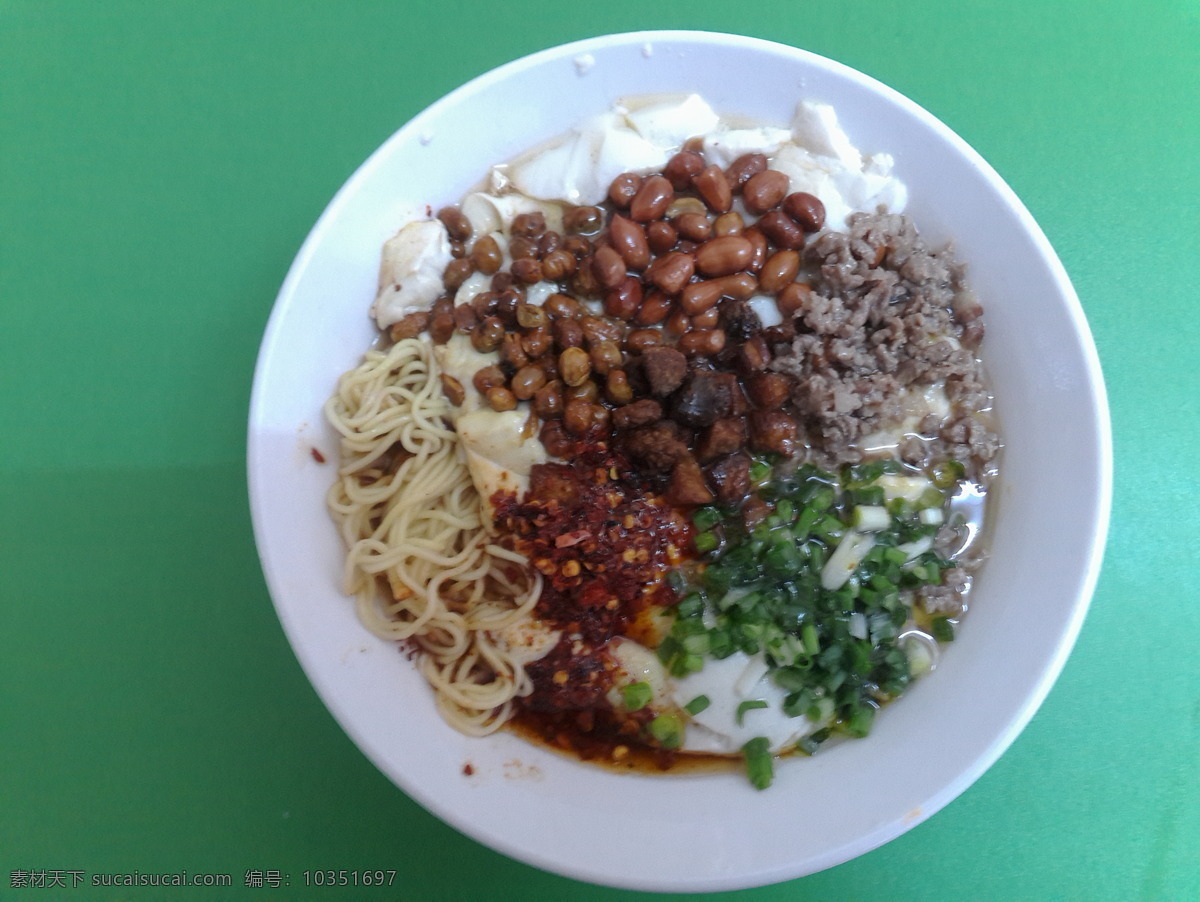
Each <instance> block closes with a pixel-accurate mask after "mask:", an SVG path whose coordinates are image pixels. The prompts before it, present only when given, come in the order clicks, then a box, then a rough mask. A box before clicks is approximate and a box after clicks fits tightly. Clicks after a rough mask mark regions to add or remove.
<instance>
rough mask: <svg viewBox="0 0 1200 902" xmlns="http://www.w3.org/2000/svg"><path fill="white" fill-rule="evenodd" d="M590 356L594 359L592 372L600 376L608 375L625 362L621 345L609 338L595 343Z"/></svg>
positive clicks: (589, 353)
mask: <svg viewBox="0 0 1200 902" xmlns="http://www.w3.org/2000/svg"><path fill="white" fill-rule="evenodd" d="M588 356H589V357H590V358H591V361H592V372H593V373H595V374H597V375H598V376H607V375H608V374H609V373H610V372H612V371H613V370H614V369H616V368H617V367H619V366H620V365H621V364H622V363H624V362H625V355H624V354H622V353H621V348H620V346H619V345H618V344H617V343H616V342H615V341H611V340H608V339H604V340H602V341H597V342H595V343H593V344H592V347H591V350H590V351H589V352H588Z"/></svg>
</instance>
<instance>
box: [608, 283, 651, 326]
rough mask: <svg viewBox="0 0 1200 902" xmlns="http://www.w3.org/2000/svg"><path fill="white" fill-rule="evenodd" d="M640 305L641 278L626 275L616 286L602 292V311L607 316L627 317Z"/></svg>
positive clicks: (635, 311)
mask: <svg viewBox="0 0 1200 902" xmlns="http://www.w3.org/2000/svg"><path fill="white" fill-rule="evenodd" d="M641 306H642V280H641V279H639V278H637V277H636V276H626V277H625V279H624V280H623V281H622V282H621V284H620V285H618V286H617V287H616V288H611V289H609V290H608V291H607V292H605V294H604V312H605V313H607V314H608V315H609V316H616V317H619V318H620V319H629V318H630V317H632V316H633V315H634V314H635V313H637V311H638V308H639V307H641Z"/></svg>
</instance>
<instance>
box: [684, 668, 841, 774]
mask: <svg viewBox="0 0 1200 902" xmlns="http://www.w3.org/2000/svg"><path fill="white" fill-rule="evenodd" d="M671 694H672V697H673V699H674V701H675V703H676V704H677V705H678V706H679V707H681V708H682V707H683V706H685V705H687V704H688V703H689V702H690V701H692V700H693V699H695V698H696V697H697V696H701V695H704V696H707V697H708V700H709V705H708V707H707V708H705V709H704V710H703V711H701V712H700V713H699V714H695V715H693V716H692V719H691V722H690V723H689V724H688V725H687V729H686V732H685V734H684V740H683V750H684V751H685V752H696V753H700V754H718V755H730V754H737V753H738V752H740V751H741V750H742V746H743V745H745V744H746V743H747V742H749V741H750V740H751V739H754V738H755V737H757V736H765V737H766V738H767V741H768V742H769V743H770V745H771V751H772V752H781V751H784V750H785V749H788V748H791V747H792V746H794V745H795V744H796V743H797V742H798V741H799V740H801V739H803V738H804V737H805V736H808V735H809V734H810V733H813V732H815V731H816V730H817V729H819V728H820V726H821V724H819V723H814V722H813V721H811V720H809V719H808V718H807V717H804V716H801V717H788V716H787V715H786V714H784V713H783V701H784V699H785V698H786V697H787V692H785V691H784V690H783V689H780V688H779V687H778V686H776V685H775V683H774V682H772V680H771V679H770V677H769V676H768V675H767V662H766V660H765V659H764V658H763V656H762V655H761V654H758V655H753V656H749V655H746V654H743V653H742V652H735V653H734V654H732V655H730V656H729V657H727V658H720V659H717V658H707V659H705V661H704V667H703V668H702V669H700V670H699V671H697V672H696V673H691V674H688V675H687V676H686V677H683V678H681V679H677V680H675V681H674V683H673V685H672V686H671ZM750 701H765V702H766V703H767V706H766V707H765V708H754V709H752V710H748V711H745V712H743V715H742V718H741V723H738V716H737V712H738V707H739V706H740V705H741V704H742V703H743V702H750Z"/></svg>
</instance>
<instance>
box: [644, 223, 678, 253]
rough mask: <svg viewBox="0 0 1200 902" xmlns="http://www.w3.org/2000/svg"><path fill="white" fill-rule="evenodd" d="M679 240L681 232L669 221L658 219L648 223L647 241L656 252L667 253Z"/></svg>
mask: <svg viewBox="0 0 1200 902" xmlns="http://www.w3.org/2000/svg"><path fill="white" fill-rule="evenodd" d="M678 240H679V233H678V232H676V231H675V226H673V225H671V224H670V223H669V222H666V221H664V220H662V219H656V220H655V221H654V222H651V223H647V224H646V243H647V244H648V245H649V246H650V250H652V251H653V252H654V253H656V254H665V253H666V252H667V251H669V250H670V249H671V248H673V247H674V246H675V242H676V241H678Z"/></svg>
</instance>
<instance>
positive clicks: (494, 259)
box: [471, 235, 504, 276]
mask: <svg viewBox="0 0 1200 902" xmlns="http://www.w3.org/2000/svg"><path fill="white" fill-rule="evenodd" d="M471 262H472V263H474V264H475V268H476V269H477V270H478V271H479V272H481V273H483V274H484V275H485V276H490V275H494V274H495V273H496V272H497V271H498V270H499V269H500V264H501V263H503V262H504V255H503V254H502V253H500V245H498V244H497V243H496V239H495V238H493V237H492V236H491V235H484V236H483V237H482V238H480V239H479V240H478V241H476V242H475V245H474V247H472V248H471Z"/></svg>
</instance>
